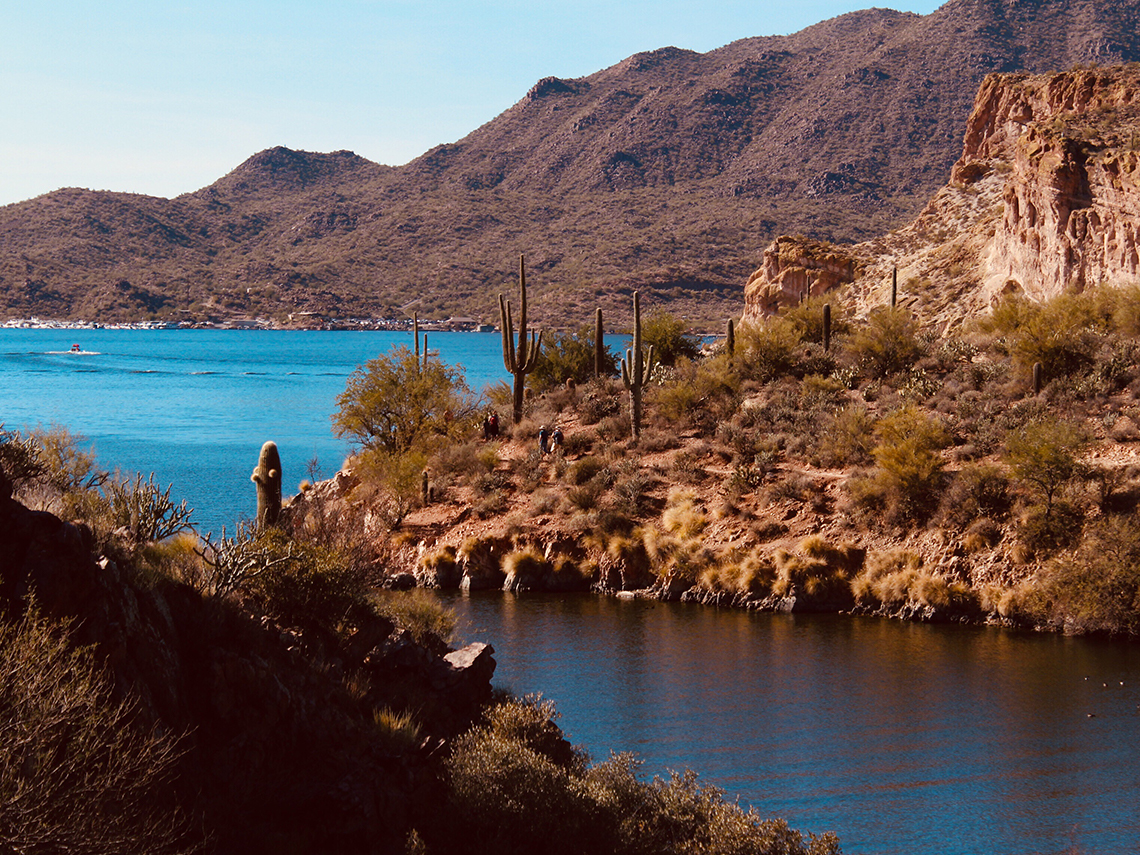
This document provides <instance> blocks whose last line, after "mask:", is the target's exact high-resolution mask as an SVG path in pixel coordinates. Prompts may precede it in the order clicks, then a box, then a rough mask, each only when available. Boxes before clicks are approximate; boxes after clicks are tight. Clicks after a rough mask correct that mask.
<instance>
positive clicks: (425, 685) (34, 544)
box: [0, 471, 495, 853]
mask: <svg viewBox="0 0 1140 855" xmlns="http://www.w3.org/2000/svg"><path fill="white" fill-rule="evenodd" d="M91 545H92V536H91V533H90V531H88V530H87V529H86V528H85V527H84V526H81V525H75V524H71V523H68V522H65V521H63V520H60V519H59V518H58V517H56V516H54V515H52V514H50V513H47V512H42V511H33V510H30V509H28V508H26V507H24V506H23V505H22V504H20V503H19V502H17V501H16V500H15V499H13V498H12V496H11V485H10V484H9V483H8V481H7V479H6V478H4V476H3V472H2V471H0V616H2V617H3V618H5V619H11V618H12V617H15V616H18V615H19V614H20V613H21V612H22V611H23V610H24V609H26V608H27V607H28V606H29V605H30V604H32V603H33V602H34V604H35V606H36V608H37V609H39V611H40V612H41V613H42V614H44V615H47V616H50V617H52V618H56V619H61V620H66V621H69V622H70V625H71V627H72V630H71V631H72V635H73V637H74V641H75V642H76V643H79V644H84V645H93V647H94V650H95V652H96V655H97V656H98V657H99V658H100V659H101V660H102V661H104V662H106V664H107V670H108V673H109V676H110V678H111V681H112V685H113V690H114V692H115V694H116V696H118V697H123V698H126V697H131V698H134V699H135V700H136V702H137V703H136V708H137V714H138V715H139V717H140V718H141V720H142V723H143V724H144V725H147V726H155V727H157V728H158V729H159V731H160V732H162V733H166V734H170V735H172V736H174V737H177V738H180V740H181V742H180V744H181V747H182V749H183V753H182V757H181V759H180V761H179V768H178V775H177V778H178V782H179V787H180V789H181V790H182V791H184V792H186V793H187V794H189V795H188V796H187V799H188V802H189V803H191V809H192V811H193V812H194V813H195V814H197V815H199V816H200V818H201V827H202V828H203V829H204V830H206V831H207V832H208V833H209V834H210V835H211V836H212V837H213V839H214V844H215V846H214V851H217V852H238V851H240V852H254V853H256V852H278V851H281V850H287V851H294V852H328V851H338V852H361V853H363V852H387V851H403V845H404V841H405V838H406V836H407V833H408V828H409V827H410V823H411V821H412V819H411V818H412V817H413V816H414V815H416V814H417V812H422V811H423V810H424V809H425V805H426V806H428V807H429V808H434V806H435V799H436V796H433V795H432V793H433V792H434V787H435V786H436V783H435V781H436V777H435V774H434V771H433V770H432V768H431V762H432V756H433V752H435V751H437V750H438V748H439V746H440V745H441V743H442V740H444V739H447V738H449V737H450V736H451V735H452V734H455V733H457V732H459V731H461V730H463V729H464V728H466V727H467V726H468V725H469V724H470V723H471V721H472V720H473V718H474V717H475V715H476V714H477V711H478V710H479V708H480V707H481V704H482V703H483V702H485V701H486V700H489V698H490V695H491V676H492V674H493V672H494V669H495V661H494V658H493V657H492V653H493V650H492V649H491V647H490V646H488V645H486V644H473V645H470V646H468V647H465V648H463V649H461V650H457V651H449V650H446V649H442V650H441V649H433V648H432V647H430V646H425V645H424V644H423V643H420V642H418V641H417V640H416V639H415V638H413V637H412V636H411V635H410V634H409V633H408V632H407V631H406V630H400V629H397V628H396V627H394V626H393V624H392V623H391V622H389V621H388V620H386V619H385V618H383V617H380V616H378V615H376V614H374V613H373V612H371V611H370V610H365V609H362V610H361V611H362V613H361V614H355V613H354V614H351V615H349V616H348V617H347V618H346V623H347V624H349V625H351V626H352V627H353V629H352V630H351V631H348V630H346V631H345V632H344V633H343V634H337V635H335V636H334V635H332V634H331V633H326V634H324V635H322V634H320V633H315V634H309V633H299V632H295V631H292V630H290V629H287V628H283V627H278V626H276V625H274V624H273V623H272V622H271V621H269V620H263V621H261V622H260V623H259V622H257V621H254V620H253V619H251V617H250V616H249V615H247V614H245V613H244V612H242V611H240V610H238V609H237V608H234V607H232V606H231V605H230V604H228V603H226V602H224V601H218V600H216V599H210V598H204V597H203V596H202V595H201V594H199V593H198V591H197V590H195V589H193V588H191V587H189V586H187V585H184V584H181V583H178V582H175V581H173V580H171V579H168V578H165V577H162V578H157V579H156V578H147V577H141V576H139V575H138V574H136V572H135V571H134V570H132V569H131V566H130V563H129V562H127V561H123V560H112V559H108V558H102V559H99V560H96V558H95V557H93V556H92V553H91ZM346 675H349V676H348V679H345V677H346ZM352 675H355V676H352ZM385 706H388V707H389V708H392V709H404V708H413V709H416V710H417V711H418V715H417V718H418V719H419V721H420V722H421V724H422V726H423V730H422V731H421V734H422V742H421V743H420V747H419V748H418V749H417V748H416V747H415V745H411V746H403V747H400V748H395V747H392V746H390V745H389V744H387V743H386V742H385V740H384V739H383V738H378V736H377V724H376V722H375V721H374V719H373V713H372V710H374V709H381V708H383V707H385Z"/></svg>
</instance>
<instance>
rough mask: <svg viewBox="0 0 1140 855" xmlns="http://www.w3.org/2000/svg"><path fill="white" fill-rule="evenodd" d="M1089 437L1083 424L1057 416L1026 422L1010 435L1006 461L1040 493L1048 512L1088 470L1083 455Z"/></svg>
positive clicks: (1017, 475)
mask: <svg viewBox="0 0 1140 855" xmlns="http://www.w3.org/2000/svg"><path fill="white" fill-rule="evenodd" d="M1088 441H1089V440H1088V434H1087V433H1086V432H1085V430H1084V428H1083V427H1082V426H1081V425H1079V424H1076V423H1074V422H1069V421H1064V420H1061V419H1057V418H1054V417H1046V418H1042V419H1039V420H1037V421H1033V422H1030V423H1028V424H1025V425H1023V426H1021V427H1019V428H1016V429H1015V430H1012V431H1010V433H1009V435H1008V436H1007V437H1006V440H1005V459H1006V462H1007V463H1008V464H1009V467H1010V469H1011V470H1012V471H1013V474H1014V476H1015V477H1016V478H1018V479H1019V480H1021V481H1022V482H1023V483H1024V484H1025V485H1026V486H1028V487H1029V488H1030V489H1031V490H1033V491H1034V492H1036V493H1037V495H1038V497H1039V499H1040V500H1041V501H1042V502H1043V503H1044V508H1045V514H1046V515H1048V514H1050V513H1051V512H1052V509H1053V503H1054V500H1055V499H1056V497H1057V495H1058V493H1059V492H1060V491H1061V490H1062V489H1063V488H1064V487H1065V486H1066V485H1067V484H1069V483H1070V482H1071V481H1072V480H1073V479H1074V478H1076V477H1077V476H1079V475H1080V474H1081V473H1082V472H1083V471H1084V467H1083V465H1082V464H1081V461H1080V455H1081V453H1082V451H1083V450H1084V449H1085V447H1086V446H1087V445H1088Z"/></svg>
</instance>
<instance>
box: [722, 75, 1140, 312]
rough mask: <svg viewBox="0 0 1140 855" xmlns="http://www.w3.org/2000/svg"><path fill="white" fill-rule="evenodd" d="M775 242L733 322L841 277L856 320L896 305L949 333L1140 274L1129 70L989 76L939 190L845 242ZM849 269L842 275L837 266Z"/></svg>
mask: <svg viewBox="0 0 1140 855" xmlns="http://www.w3.org/2000/svg"><path fill="white" fill-rule="evenodd" d="M813 246H819V245H818V244H816V245H813V244H812V242H810V241H806V240H804V239H802V238H801V239H793V238H780V239H779V240H778V241H776V242H774V243H773V244H772V245H771V246H769V247H768V249H767V250H766V251H765V253H764V263H763V266H762V267H761V268H760V269H759V270H757V271H756V272H755V273H754V274H753V275H752V276H751V277H750V278H749V280H748V284H747V285H746V289H745V311H744V317H745V319H746V320H747V319H749V318H761V317H764V316H766V315H768V314H771V312H772V311H773V306H774V305H777V304H786V303H787V302H788V300H789V299H798V295H799V294H801V293H804V292H805V291H806V292H807V293H810V294H818V293H822V292H824V291H828V290H831V289H833V288H836V287H838V286H839V285H840V284H843V283H845V282H849V283H850V285H848V286H847V287H845V288H844V289H843V291H842V294H841V295H837V298H839V299H844V300H846V301H848V302H849V303H850V304H851V305H852V308H853V310H854V311H855V312H856V313H857V314H859V313H865V312H866V311H868V310H869V309H870V308H871V307H872V306H874V305H881V304H882V303H883V302H884V299H885V295H884V289H885V288H886V287H887V286H886V285H884V283H887V282H889V279H890V271H891V268H892V267H897V268H898V272H899V287H900V300H901V301H902V302H903V303H904V305H908V306H909V307H910V308H911V309H912V310H913V311H915V312H916V313H917V314H918V315H919V317H920V318H921V319H922V320H925V321H927V322H937V323H939V324H942V325H947V326H952V325H956V324H959V323H961V322H962V321H963V320H964V319H965V318H967V317H970V316H971V315H976V314H978V313H979V312H982V311H985V310H986V309H987V308H988V307H989V306H991V305H992V304H993V301H994V300H995V299H997V298H998V297H999V296H1000V295H1001V294H1004V293H1009V292H1021V293H1024V294H1026V295H1027V296H1029V297H1030V298H1032V299H1038V300H1040V299H1046V298H1048V297H1051V296H1054V295H1056V294H1059V293H1061V292H1062V291H1064V290H1067V289H1068V290H1078V291H1079V290H1083V289H1085V288H1089V287H1094V286H1097V285H1110V286H1116V285H1123V284H1127V283H1130V282H1135V281H1137V280H1138V278H1140V67H1137V66H1123V67H1115V68H1103V69H1081V70H1076V71H1071V72H1066V73H1062V74H1047V75H1030V74H992V75H990V76H989V77H987V78H986V79H985V80H984V81H983V83H982V86H981V88H980V90H979V92H978V96H977V99H976V101H975V105H974V109H973V112H972V113H971V114H970V119H969V122H968V124H967V128H966V133H965V139H964V143H963V148H962V156H961V158H960V159H959V160H958V162H957V163H956V164H955V165H954V168H953V170H952V172H951V178H950V183H949V184H948V185H947V187H945V188H944V189H943V190H941V191H939V193H938V194H937V195H936V196H935V197H934V198H933V199H932V200H931V202H930V203H929V204H928V205H927V207H926V209H925V210H924V211H923V212H922V213H921V214H920V215H919V216H918V218H916V219H915V221H914V222H913V223H911V224H910V225H908V226H906V227H905V228H902V229H899V230H898V231H896V232H892V233H891V234H889V235H884V236H883V237H881V238H878V239H876V240H874V241H868V242H866V243H862V244H858V245H856V246H852V247H844V248H834V247H829V248H828V249H827V252H826V253H825V254H823V255H822V257H821V256H820V254H819V253H818V252H816V251H813ZM844 263H846V264H847V265H848V267H847V269H848V270H850V271H851V273H850V274H849V275H848V276H847V277H846V278H845V277H844V276H843V264H844Z"/></svg>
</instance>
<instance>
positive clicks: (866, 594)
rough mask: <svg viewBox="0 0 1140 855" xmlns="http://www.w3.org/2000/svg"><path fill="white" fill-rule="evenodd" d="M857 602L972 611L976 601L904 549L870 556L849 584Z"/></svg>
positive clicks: (961, 585)
mask: <svg viewBox="0 0 1140 855" xmlns="http://www.w3.org/2000/svg"><path fill="white" fill-rule="evenodd" d="M851 590H852V593H853V594H854V596H855V599H856V601H857V602H859V603H863V604H875V603H881V604H883V605H887V606H896V605H904V604H907V603H910V604H916V605H920V606H929V607H933V608H938V609H946V608H950V607H954V608H957V609H959V610H961V609H972V608H974V607H976V606H977V600H976V597H975V595H974V594H973V592H972V591H971V590H970V589H969V587H968V586H967V585H966V584H965V583H962V582H954V581H951V580H949V579H947V578H946V577H944V576H942V575H940V574H938V573H931V572H930V571H928V570H926V569H925V568H923V566H922V559H920V558H919V557H918V555H916V554H915V553H913V552H911V551H910V550H907V549H895V550H890V551H887V552H878V553H872V554H870V555H868V556H867V561H866V564H865V565H864V570H863V572H862V573H860V574H859V575H858V576H857V577H855V579H854V580H853V581H852V584H851Z"/></svg>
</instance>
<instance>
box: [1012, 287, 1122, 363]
mask: <svg viewBox="0 0 1140 855" xmlns="http://www.w3.org/2000/svg"><path fill="white" fill-rule="evenodd" d="M992 323H993V326H994V327H995V328H996V329H997V330H998V331H1000V332H1002V333H1004V334H1005V335H1006V337H1007V339H1008V341H1009V351H1010V355H1011V356H1013V358H1014V359H1015V360H1016V361H1017V362H1018V363H1019V364H1020V365H1021V366H1022V367H1023V368H1028V367H1030V366H1032V365H1033V364H1034V363H1035V362H1040V363H1041V365H1042V367H1043V368H1044V370H1045V373H1046V376H1047V377H1049V378H1055V377H1061V376H1064V375H1067V374H1071V373H1074V372H1077V371H1079V370H1080V369H1082V368H1084V367H1087V366H1088V365H1090V364H1091V363H1092V357H1093V355H1094V354H1095V353H1096V349H1097V347H1098V346H1099V340H1100V336H1101V334H1102V333H1103V331H1104V329H1105V326H1106V323H1105V320H1104V318H1102V317H1101V316H1100V315H1099V314H1098V312H1097V311H1096V303H1095V301H1094V299H1093V297H1092V296H1091V295H1089V294H1062V295H1060V296H1058V297H1054V298H1053V299H1052V300H1049V301H1048V302H1046V303H1040V304H1039V303H1030V302H1029V301H1028V300H1026V299H1025V298H1023V297H1018V296H1010V297H1007V298H1006V299H1005V300H1003V301H1002V302H1001V303H1000V304H999V305H998V306H997V307H996V308H995V309H994V313H993V318H992Z"/></svg>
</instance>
